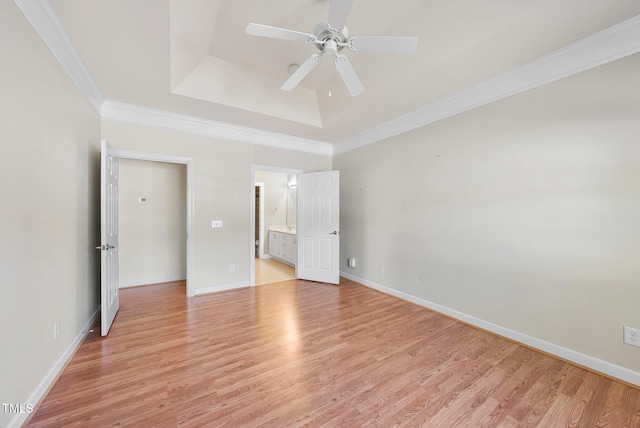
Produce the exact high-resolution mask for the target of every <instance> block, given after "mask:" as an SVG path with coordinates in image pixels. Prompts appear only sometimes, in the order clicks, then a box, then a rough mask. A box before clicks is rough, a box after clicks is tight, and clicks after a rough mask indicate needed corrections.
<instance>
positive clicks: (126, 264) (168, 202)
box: [118, 158, 187, 288]
mask: <svg viewBox="0 0 640 428" xmlns="http://www.w3.org/2000/svg"><path fill="white" fill-rule="evenodd" d="M119 175H120V186H119V195H118V199H119V216H118V217H119V259H120V260H119V287H120V288H127V287H135V286H141V285H149V284H159V283H167V282H179V283H184V280H185V279H186V235H185V233H184V231H185V229H186V223H187V219H186V215H187V213H186V180H187V177H186V167H185V165H183V164H177V163H170V162H156V161H147V160H134V159H124V158H123V159H120V168H119Z"/></svg>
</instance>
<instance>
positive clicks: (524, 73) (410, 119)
mask: <svg viewBox="0 0 640 428" xmlns="http://www.w3.org/2000/svg"><path fill="white" fill-rule="evenodd" d="M637 52H640V15H638V16H635V17H633V18H631V19H628V20H626V21H623V22H621V23H619V24H617V25H614V26H612V27H609V28H607V29H605V30H602V31H600V32H598V33H595V34H593V35H591V36H589V37H586V38H584V39H581V40H578V41H577V42H574V43H572V44H569V45H567V46H565V47H563V48H560V49H558V50H556V51H554V52H551V53H549V54H547V55H544V56H542V57H540V58H538V59H536V60H534V61H531V62H529V63H527V64H525V65H523V66H520V67H517V68H515V69H513V70H510V71H508V72H507V73H503V74H500V75H498V76H496V77H493V78H491V79H488V80H485V81H484V82H481V83H479V84H477V85H474V86H471V87H470V88H467V89H465V90H462V91H460V92H457V93H455V94H453V95H451V96H448V97H445V98H442V99H440V100H438V101H435V102H433V103H431V104H427V105H425V106H423V107H420V108H418V109H416V110H414V111H411V112H409V113H407V114H405V115H402V116H398V117H397V118H395V119H392V120H390V121H388V122H384V123H382V124H380V125H378V126H375V127H372V128H369V129H367V130H365V131H363V132H360V133H358V134H356V135H353V136H351V137H349V138H346V139H344V140H342V141H340V142H338V143H336V144H335V145H334V151H333V154H334V155H338V154H340V153H345V152H348V151H350V150H354V149H357V148H359V147H363V146H366V145H368V144H372V143H375V142H377V141H381V140H384V139H386V138H389V137H393V136H395V135H398V134H402V133H404V132H407V131H410V130H412V129H416V128H419V127H422V126H425V125H428V124H430V123H433V122H436V121H439V120H442V119H445V118H447V117H451V116H454V115H456V114H460V113H463V112H465V111H468V110H471V109H474V108H476V107H480V106H483V105H485V104H489V103H492V102H494V101H498V100H501V99H503V98H507V97H509V96H511V95H515V94H518V93H520V92H524V91H526V90H529V89H533V88H536V87H538V86H542V85H545V84H547V83H550V82H553V81H555V80H559V79H562V78H564V77H568V76H571V75H574V74H577V73H580V72H582V71H586V70H589V69H591V68H594V67H597V66H599V65H603V64H607V63H609V62H612V61H615V60H617V59H620V58H623V57H625V56H628V55H632V54H634V53H637Z"/></svg>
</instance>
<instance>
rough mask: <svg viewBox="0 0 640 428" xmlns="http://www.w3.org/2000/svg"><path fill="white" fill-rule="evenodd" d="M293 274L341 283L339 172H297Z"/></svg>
mask: <svg viewBox="0 0 640 428" xmlns="http://www.w3.org/2000/svg"><path fill="white" fill-rule="evenodd" d="M297 197H298V210H297V211H298V212H297V217H298V219H297V226H296V228H297V231H298V262H297V263H296V276H297V277H298V278H300V279H308V280H311V281H320V282H328V283H331V284H339V283H340V173H339V171H327V172H314V173H309V174H298V196H297Z"/></svg>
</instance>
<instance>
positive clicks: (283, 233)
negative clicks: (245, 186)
mask: <svg viewBox="0 0 640 428" xmlns="http://www.w3.org/2000/svg"><path fill="white" fill-rule="evenodd" d="M301 172H302V171H300V170H292V169H288V168H277V167H265V166H257V165H254V166H252V171H251V183H252V188H251V191H252V198H251V201H252V202H251V206H252V209H251V214H252V215H251V236H252V240H251V284H252V285H260V284H266V283H270V282H277V281H284V280H288V279H294V278H296V272H295V265H296V259H297V251H296V250H295V246H296V245H297V235H296V220H297V219H296V217H297V216H296V210H297V174H299V173H301ZM283 249H284V250H283Z"/></svg>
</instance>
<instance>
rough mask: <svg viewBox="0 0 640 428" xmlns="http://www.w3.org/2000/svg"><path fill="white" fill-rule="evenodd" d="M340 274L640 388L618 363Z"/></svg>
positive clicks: (636, 377) (638, 375) (635, 377)
mask: <svg viewBox="0 0 640 428" xmlns="http://www.w3.org/2000/svg"><path fill="white" fill-rule="evenodd" d="M340 275H341V276H343V277H345V278H347V279H350V280H352V281H355V282H357V283H359V284H362V285H364V286H367V287H369V288H373V289H374V290H378V291H381V292H383V293H385V294H389V295H392V296H395V297H398V298H399V299H402V300H406V301H408V302H411V303H415V304H417V305H420V306H423V307H425V308H427V309H431V310H432V311H435V312H438V313H441V314H443V315H446V316H448V317H451V318H454V319H456V320H459V321H462V322H464V323H466V324H470V325H473V326H475V327H478V328H481V329H483V330H486V331H489V332H491V333H494V334H497V335H498V336H502V337H505V338H507V339H510V340H513V341H514V342H518V343H521V344H523V345H526V346H528V347H531V348H534V349H537V350H540V351H542V352H545V353H547V354H550V355H554V356H556V357H558V358H561V359H563V360H567V361H570V362H572V363H575V364H577V365H579V366H582V367H585V368H588V369H590V370H593V371H595V372H598V373H601V374H604V375H606V376H609V377H612V378H616V379H619V380H621V381H623V382H626V383H629V384H631V385H635V386H639V387H640V373H639V372H636V371H633V370H630V369H627V368H624V367H621V366H618V365H616V364H613V363H610V362H608V361H604V360H600V359H598V358H595V357H592V356H590V355H586V354H583V353H580V352H577V351H574V350H572V349H568V348H565V347H563V346H560V345H556V344H554V343H551V342H547V341H545V340H542V339H538V338H536V337H533V336H528V335H526V334H523V333H520V332H518V331H515V330H511V329H508V328H505V327H502V326H499V325H497V324H493V323H490V322H488V321H485V320H482V319H480V318H476V317H474V316H471V315H467V314H465V313H462V312H459V311H456V310H454V309H450V308H448V307H446V306H442V305H439V304H437V303H433V302H430V301H428V300H424V299H421V298H419V297H416V296H413V295H411V294H407V293H404V292H402V291H398V290H395V289H393V288H389V287H386V286H384V285H380V284H377V283H375V282H372V281H368V280H366V279H364V278H360V277H357V276H355V275H351V274H349V273H346V272H340Z"/></svg>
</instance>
